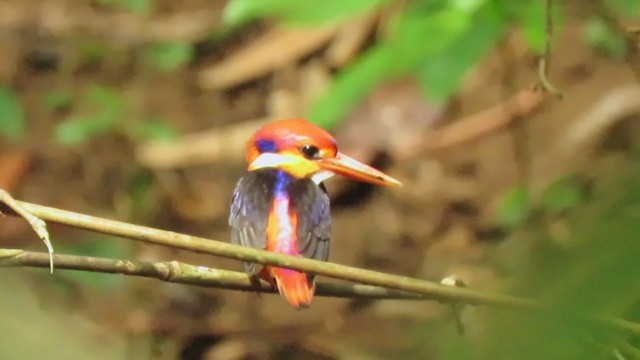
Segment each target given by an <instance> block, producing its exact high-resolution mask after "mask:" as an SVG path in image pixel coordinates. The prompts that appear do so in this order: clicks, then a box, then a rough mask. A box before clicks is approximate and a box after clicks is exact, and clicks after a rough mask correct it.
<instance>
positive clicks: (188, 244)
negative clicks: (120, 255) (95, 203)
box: [0, 201, 640, 334]
mask: <svg viewBox="0 0 640 360" xmlns="http://www.w3.org/2000/svg"><path fill="white" fill-rule="evenodd" d="M18 204H19V205H20V206H21V207H22V208H23V209H26V210H27V211H29V212H30V213H32V214H34V215H35V216H38V217H39V218H41V219H43V220H46V221H50V222H54V223H58V224H63V225H69V226H72V227H75V228H80V229H85V230H90V231H95V232H99V233H103V234H109V235H115V236H121V237H125V238H129V239H133V240H138V241H142V242H145V243H149V244H155V245H164V246H170V247H173V248H178V249H183V250H190V251H194V252H199V253H205V254H211V255H216V256H221V257H225V258H230V259H237V260H242V261H250V262H256V263H260V264H270V265H276V266H280V267H286V268H291V269H297V270H302V271H307V272H312V273H316V274H318V275H324V276H328V277H332V278H337V279H342V280H349V281H353V282H357V283H362V284H366V285H373V286H378V287H384V288H389V289H395V290H401V291H406V292H411V293H415V294H420V295H423V296H424V297H426V298H428V299H432V300H436V301H441V302H447V303H467V304H472V305H487V306H493V307H501V308H509V309H520V310H543V309H544V305H543V304H541V303H538V302H536V301H534V300H530V299H523V298H519V297H516V296H510V295H497V294H490V293H483V292H479V291H475V290H471V289H468V288H461V287H455V286H447V285H442V284H438V283H434V282H430V281H426V280H419V279H412V278H409V277H404V276H399V275H391V274H385V273H380V272H377V271H372V270H365V269H359V268H353V267H349V266H344V265H338V264H334V263H329V262H322V261H317V260H311V259H306V258H302V257H295V256H290V255H284V254H277V253H273V252H268V251H264V250H258V249H254V248H249V247H244V246H239V245H234V244H229V243H223V242H220V241H216V240H210V239H205V238H201V237H196V236H189V235H184V234H178V233H175V232H171V231H164V230H159V229H153V228H149V227H145V226H139V225H133V224H128V223H124V222H119V221H114V220H108V219H103V218H98V217H94V216H89V215H84V214H79V213H74V212H71V211H66V210H60V209H55V208H51V207H46V206H41V205H36V204H31V203H27V202H20V201H18ZM0 256H1V254H0ZM15 256H19V254H15V253H9V254H8V255H7V256H5V258H10V257H15ZM56 259H57V258H56ZM5 261H8V260H5ZM130 263H134V264H135V263H137V262H130ZM58 266H59V267H60V268H63V266H62V264H58ZM149 271H150V270H149ZM215 271H221V270H215ZM150 277H151V276H150ZM586 320H590V321H596V322H598V323H600V324H602V325H606V326H609V327H611V328H613V329H616V330H618V331H625V332H631V333H635V334H640V324H637V323H634V322H631V321H627V320H624V319H618V318H603V317H587V319H586Z"/></svg>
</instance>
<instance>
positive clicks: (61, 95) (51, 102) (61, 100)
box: [44, 89, 73, 110]
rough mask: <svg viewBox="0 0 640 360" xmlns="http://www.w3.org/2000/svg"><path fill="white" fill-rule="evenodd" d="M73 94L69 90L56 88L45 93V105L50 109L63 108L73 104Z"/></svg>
mask: <svg viewBox="0 0 640 360" xmlns="http://www.w3.org/2000/svg"><path fill="white" fill-rule="evenodd" d="M72 101H73V94H72V93H71V92H70V91H67V90H61V89H55V90H51V91H49V92H47V93H46V94H45V95H44V106H45V107H46V108H48V109H49V110H61V109H64V108H66V107H69V105H71V102H72Z"/></svg>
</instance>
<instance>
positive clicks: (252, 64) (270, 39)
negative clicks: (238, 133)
mask: <svg viewBox="0 0 640 360" xmlns="http://www.w3.org/2000/svg"><path fill="white" fill-rule="evenodd" d="M339 29H340V26H339V24H334V25H328V26H323V27H313V28H308V27H305V28H289V27H287V28H285V27H276V28H273V29H271V30H269V31H267V33H266V34H263V35H262V36H259V37H258V38H256V39H255V40H253V41H252V42H251V43H250V44H248V45H247V46H245V47H244V48H242V49H241V50H239V51H237V52H235V53H233V54H230V55H229V56H227V57H225V59H224V60H222V61H221V62H220V63H218V64H215V65H213V66H212V67H210V68H208V69H204V70H202V71H200V73H199V74H198V82H199V84H200V86H201V87H203V88H205V89H224V88H228V87H232V86H234V85H238V84H241V83H243V82H246V81H249V80H252V79H255V78H257V77H260V76H264V75H266V74H268V73H270V72H272V71H273V70H276V69H279V68H281V67H283V66H285V65H287V64H290V63H292V62H294V61H296V60H299V59H300V58H301V57H303V56H305V55H307V54H309V53H310V52H312V51H314V50H317V49H318V48H319V47H320V46H322V45H324V44H326V43H327V42H328V41H329V40H331V39H332V38H333V37H334V36H335V35H336V34H337V32H338V30H339Z"/></svg>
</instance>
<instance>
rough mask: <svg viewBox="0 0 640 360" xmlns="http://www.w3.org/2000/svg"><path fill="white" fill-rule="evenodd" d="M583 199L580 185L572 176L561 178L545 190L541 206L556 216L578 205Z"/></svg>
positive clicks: (583, 191)
mask: <svg viewBox="0 0 640 360" xmlns="http://www.w3.org/2000/svg"><path fill="white" fill-rule="evenodd" d="M584 198H585V190H584V187H583V186H582V184H581V183H580V182H579V181H578V180H577V179H576V178H575V177H574V176H563V177H561V178H559V179H557V180H556V181H554V182H552V183H551V184H550V185H549V186H548V187H547V188H546V189H545V191H544V193H543V194H542V198H541V206H542V207H543V208H544V209H545V210H546V211H548V212H550V213H552V214H558V213H561V212H563V211H566V210H568V209H570V208H572V207H574V206H575V205H577V204H579V203H580V201H582V200H583V199H584Z"/></svg>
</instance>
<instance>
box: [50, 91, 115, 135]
mask: <svg viewBox="0 0 640 360" xmlns="http://www.w3.org/2000/svg"><path fill="white" fill-rule="evenodd" d="M82 100H83V101H86V102H89V103H92V104H93V105H95V107H96V108H97V112H96V113H94V114H91V115H85V116H72V117H70V118H69V119H67V120H65V121H64V122H62V123H60V124H58V126H57V127H56V130H55V139H56V141H58V142H59V143H60V144H63V145H78V144H81V143H83V142H86V141H88V140H90V139H91V138H93V137H94V136H96V135H99V134H103V133H106V132H108V131H111V130H113V128H114V126H115V125H116V124H117V123H118V121H119V120H120V119H121V118H122V116H123V114H124V110H125V106H126V104H125V100H124V97H123V96H122V94H121V93H120V92H119V91H118V90H116V89H113V88H110V87H107V86H102V85H94V86H91V87H90V88H89V90H87V93H86V95H85V97H84V98H83V99H82Z"/></svg>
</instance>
